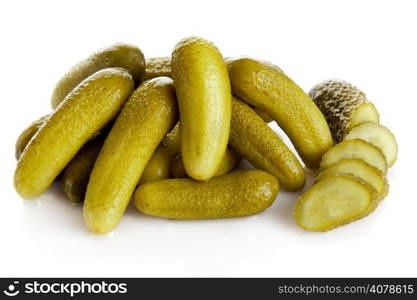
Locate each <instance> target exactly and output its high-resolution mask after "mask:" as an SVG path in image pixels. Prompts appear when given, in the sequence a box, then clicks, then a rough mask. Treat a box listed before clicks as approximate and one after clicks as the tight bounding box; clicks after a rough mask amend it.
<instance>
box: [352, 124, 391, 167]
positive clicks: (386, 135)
mask: <svg viewBox="0 0 417 300" xmlns="http://www.w3.org/2000/svg"><path fill="white" fill-rule="evenodd" d="M345 139H346V140H351V139H361V140H364V141H366V142H368V143H370V144H372V145H374V146H376V147H378V148H379V149H381V151H382V153H384V155H385V157H386V159H387V164H388V167H392V166H393V165H394V164H395V162H396V160H397V156H398V146H397V141H396V140H395V136H394V135H393V134H392V132H391V131H390V130H389V129H388V128H387V127H385V126H382V125H379V124H375V123H373V122H365V123H362V124H360V125H358V126H355V127H353V128H352V129H351V130H350V131H349V133H348V134H347V136H346V137H345Z"/></svg>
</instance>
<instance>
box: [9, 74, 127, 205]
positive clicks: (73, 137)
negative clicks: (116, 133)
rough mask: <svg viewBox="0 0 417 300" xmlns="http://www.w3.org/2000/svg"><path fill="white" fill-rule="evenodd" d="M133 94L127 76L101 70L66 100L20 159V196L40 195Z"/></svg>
mask: <svg viewBox="0 0 417 300" xmlns="http://www.w3.org/2000/svg"><path fill="white" fill-rule="evenodd" d="M132 90H133V80H132V77H131V75H130V74H129V73H127V72H126V71H125V70H123V69H120V68H108V69H104V70H101V71H99V72H97V73H95V74H93V75H91V76H90V77H88V78H87V79H85V80H84V81H83V82H81V83H80V84H79V85H78V86H77V88H76V89H74V90H73V91H72V92H71V93H70V94H68V95H67V97H65V99H64V101H63V102H62V103H61V105H60V106H59V107H58V108H57V109H56V110H55V111H54V112H53V113H52V114H51V116H50V117H49V118H48V120H47V122H46V123H45V124H44V125H43V126H42V127H41V128H40V129H39V130H38V131H37V133H36V134H35V136H34V137H33V138H32V139H31V140H30V142H29V144H28V145H27V146H26V149H25V151H24V152H23V153H22V156H21V157H20V159H19V161H18V164H17V168H16V171H15V176H14V185H15V188H16V191H17V192H18V193H19V195H20V196H21V197H23V198H26V199H32V198H35V197H37V196H39V195H41V194H42V193H43V192H44V191H45V190H46V189H47V188H48V187H49V186H50V184H51V183H52V182H53V181H54V179H55V178H56V177H57V176H58V174H59V173H60V172H61V171H62V170H63V169H64V167H65V166H66V165H67V164H68V162H69V161H70V160H71V159H72V158H73V157H74V156H75V154H76V153H77V152H78V151H79V150H80V149H81V147H82V146H83V145H84V144H85V143H86V142H87V141H88V140H90V139H91V138H92V137H93V136H94V134H95V133H96V132H98V131H99V130H100V129H101V128H103V127H104V126H105V125H106V124H107V123H108V122H109V121H110V120H112V119H113V118H114V117H115V116H116V115H117V113H118V112H119V111H120V109H121V108H122V106H123V104H124V102H125V101H126V99H127V98H128V97H129V95H130V94H131V92H132Z"/></svg>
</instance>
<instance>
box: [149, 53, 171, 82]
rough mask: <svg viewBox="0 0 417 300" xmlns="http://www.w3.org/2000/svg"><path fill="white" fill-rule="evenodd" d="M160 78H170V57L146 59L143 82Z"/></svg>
mask: <svg viewBox="0 0 417 300" xmlns="http://www.w3.org/2000/svg"><path fill="white" fill-rule="evenodd" d="M160 76H168V77H171V57H169V56H162V57H151V58H148V59H146V70H145V80H148V79H152V78H155V77H160Z"/></svg>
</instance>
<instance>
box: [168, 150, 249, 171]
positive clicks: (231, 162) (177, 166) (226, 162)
mask: <svg viewBox="0 0 417 300" xmlns="http://www.w3.org/2000/svg"><path fill="white" fill-rule="evenodd" d="M240 160H241V157H240V155H239V154H238V153H237V152H236V151H235V150H233V149H232V148H230V147H227V149H226V153H225V154H224V157H223V159H222V161H221V163H220V166H219V168H218V169H217V171H216V173H215V174H214V176H213V177H216V176H220V175H224V174H226V173H228V172H229V171H231V170H232V169H233V168H234V167H236V165H237V164H238V163H239V162H240ZM171 174H172V177H174V178H187V177H188V174H187V172H186V170H185V168H184V163H183V162H182V155H181V154H178V155H177V156H176V157H175V159H174V160H173V162H172V166H171Z"/></svg>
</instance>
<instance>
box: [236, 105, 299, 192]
mask: <svg viewBox="0 0 417 300" xmlns="http://www.w3.org/2000/svg"><path fill="white" fill-rule="evenodd" d="M229 144H230V146H231V147H232V148H233V149H235V150H236V151H237V152H238V153H239V154H240V155H242V157H243V158H245V159H247V160H248V161H249V162H250V163H251V164H253V165H254V166H255V167H256V168H258V169H261V170H265V171H267V172H269V173H270V174H272V175H274V176H275V177H276V178H277V179H278V181H279V183H280V186H281V187H282V188H284V189H285V190H288V191H296V190H299V189H302V188H303V187H304V184H305V179H306V177H305V171H304V169H303V167H302V166H301V164H300V162H299V161H298V159H297V157H296V156H295V155H294V153H292V152H291V150H290V149H289V148H288V147H287V145H286V144H285V143H284V142H283V141H282V140H281V139H280V138H279V136H278V135H277V134H276V133H275V132H274V131H273V130H272V129H271V128H270V127H269V126H268V125H267V124H266V123H265V122H264V121H263V120H262V119H261V117H259V116H258V115H257V114H256V113H255V112H254V111H253V110H252V109H251V108H250V107H249V106H248V105H247V104H245V103H243V102H242V101H240V100H239V99H237V98H235V97H234V98H233V107H232V123H231V127H230V140H229Z"/></svg>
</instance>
